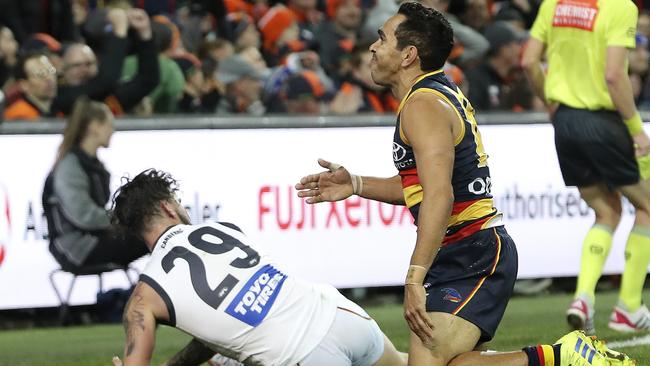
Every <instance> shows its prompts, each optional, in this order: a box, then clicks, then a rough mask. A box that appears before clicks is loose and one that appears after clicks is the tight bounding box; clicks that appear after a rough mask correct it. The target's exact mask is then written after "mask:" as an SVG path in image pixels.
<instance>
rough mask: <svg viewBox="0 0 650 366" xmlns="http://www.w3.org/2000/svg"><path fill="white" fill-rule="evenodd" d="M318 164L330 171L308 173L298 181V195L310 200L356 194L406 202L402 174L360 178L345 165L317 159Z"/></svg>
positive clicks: (338, 199)
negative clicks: (400, 175)
mask: <svg viewBox="0 0 650 366" xmlns="http://www.w3.org/2000/svg"><path fill="white" fill-rule="evenodd" d="M318 164H319V165H320V166H322V167H323V168H326V169H327V170H326V171H324V172H321V173H316V174H311V175H307V176H305V177H303V178H301V179H300V182H299V183H298V184H296V189H297V190H298V197H302V198H306V202H307V203H319V202H333V201H341V200H344V199H346V198H348V197H350V196H352V195H353V194H357V195H359V196H361V197H364V198H368V199H371V200H375V201H381V202H386V203H390V204H394V205H404V193H403V192H402V184H401V181H400V178H399V176H397V175H396V176H393V177H390V178H375V177H359V176H356V175H354V174H351V173H350V172H348V170H347V169H345V167H343V166H341V165H339V164H336V163H331V162H329V161H326V160H323V159H318Z"/></svg>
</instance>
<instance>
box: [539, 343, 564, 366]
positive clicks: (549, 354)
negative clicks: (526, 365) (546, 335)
mask: <svg viewBox="0 0 650 366" xmlns="http://www.w3.org/2000/svg"><path fill="white" fill-rule="evenodd" d="M542 351H543V352H544V362H545V363H544V366H555V355H554V354H553V347H551V346H547V345H544V346H542ZM558 366H560V365H558Z"/></svg>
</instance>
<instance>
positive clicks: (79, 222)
mask: <svg viewBox="0 0 650 366" xmlns="http://www.w3.org/2000/svg"><path fill="white" fill-rule="evenodd" d="M112 134H113V115H112V114H111V111H110V110H109V109H108V107H107V106H106V105H105V104H103V103H100V102H95V101H91V100H89V99H88V98H86V97H81V98H79V99H78V100H77V101H76V103H75V105H74V108H73V112H72V114H71V116H70V118H69V120H68V123H67V124H66V128H65V131H64V132H63V141H62V142H61V145H60V146H59V151H58V154H57V159H56V163H55V165H54V168H53V169H52V172H50V174H49V175H48V178H47V180H46V182H45V187H44V189H43V208H44V209H45V216H46V218H47V224H48V228H49V237H50V247H49V248H50V252H52V255H53V256H54V258H55V259H56V260H57V261H58V262H59V264H61V267H62V268H63V269H64V270H68V271H73V272H74V270H75V269H77V268H79V267H83V266H90V265H100V264H106V263H115V264H120V265H127V264H128V263H130V262H132V261H133V260H135V259H137V258H139V257H141V256H143V255H144V254H146V253H147V249H146V247H145V246H144V245H143V243H142V242H141V241H140V240H139V239H136V238H135V237H131V236H127V237H117V236H115V235H114V234H112V233H111V231H110V230H109V228H110V219H109V214H108V212H107V210H106V208H105V206H106V204H107V202H108V201H109V198H110V194H111V192H110V188H109V183H110V173H109V172H108V171H107V170H106V168H104V165H103V164H102V162H101V161H99V159H97V151H98V150H99V148H100V147H103V148H107V147H108V146H109V143H110V140H111V135H112Z"/></svg>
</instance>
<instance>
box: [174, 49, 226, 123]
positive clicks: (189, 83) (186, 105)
mask: <svg viewBox="0 0 650 366" xmlns="http://www.w3.org/2000/svg"><path fill="white" fill-rule="evenodd" d="M174 61H175V62H176V64H178V66H179V67H180V69H181V70H182V71H183V75H184V76H185V88H184V89H183V96H182V97H181V100H180V101H179V102H178V109H177V110H178V112H180V113H214V112H215V110H216V105H210V104H208V103H204V100H203V97H204V95H205V94H206V93H207V92H208V91H209V88H208V87H206V81H205V78H204V76H203V70H202V68H201V61H199V59H198V58H196V57H195V56H194V55H192V54H190V53H188V54H186V55H185V56H182V57H177V58H175V59H174Z"/></svg>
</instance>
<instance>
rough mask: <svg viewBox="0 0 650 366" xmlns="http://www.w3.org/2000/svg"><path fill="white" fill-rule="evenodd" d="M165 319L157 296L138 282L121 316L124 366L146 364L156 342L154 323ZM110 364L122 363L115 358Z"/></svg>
mask: <svg viewBox="0 0 650 366" xmlns="http://www.w3.org/2000/svg"><path fill="white" fill-rule="evenodd" d="M168 319H169V313H168V312H167V307H166V305H165V303H164V302H163V300H162V299H161V298H160V296H158V294H157V293H156V292H155V291H154V290H153V289H152V288H151V287H149V285H147V284H146V283H143V282H138V284H137V285H136V286H135V289H134V290H133V294H131V297H130V298H129V302H128V303H127V304H126V308H125V309H124V315H123V316H122V321H123V323H124V332H125V333H126V343H125V345H124V365H127V366H130V365H149V363H150V362H151V356H152V354H153V349H154V345H155V342H156V322H157V321H167V320H168ZM113 364H114V365H122V362H121V361H120V360H119V358H117V357H115V358H114V359H113Z"/></svg>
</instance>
